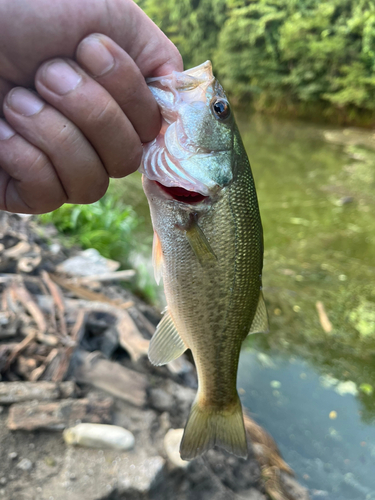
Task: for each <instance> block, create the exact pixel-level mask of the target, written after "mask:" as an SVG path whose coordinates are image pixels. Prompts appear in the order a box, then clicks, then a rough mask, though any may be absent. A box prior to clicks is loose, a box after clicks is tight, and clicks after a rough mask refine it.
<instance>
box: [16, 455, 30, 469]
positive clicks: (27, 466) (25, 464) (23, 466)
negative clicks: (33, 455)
mask: <svg viewBox="0 0 375 500" xmlns="http://www.w3.org/2000/svg"><path fill="white" fill-rule="evenodd" d="M32 466H33V464H32V462H31V460H29V459H28V458H23V459H22V460H21V461H20V462H18V464H17V468H18V469H21V470H30V469H31V468H32Z"/></svg>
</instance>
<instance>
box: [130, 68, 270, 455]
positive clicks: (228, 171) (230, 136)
mask: <svg viewBox="0 0 375 500" xmlns="http://www.w3.org/2000/svg"><path fill="white" fill-rule="evenodd" d="M148 86H149V88H150V90H151V92H152V93H153V95H154V97H155V99H156V101H157V103H158V105H159V108H160V111H161V115H162V126H161V130H160V133H159V135H158V136H157V137H156V138H155V139H154V140H153V141H151V142H150V143H147V144H145V145H144V151H143V159H142V164H141V167H140V171H141V172H142V174H143V175H142V183H143V189H144V192H145V194H146V197H147V199H148V203H149V207H150V212H151V219H152V225H153V230H154V241H153V257H152V258H153V265H154V272H155V278H156V281H157V282H159V281H160V279H161V278H162V279H163V284H164V292H165V297H166V302H167V308H166V310H165V312H164V315H163V317H162V319H161V321H160V323H159V324H158V326H157V328H156V332H155V333H154V335H153V337H152V339H151V341H150V345H149V350H148V357H149V360H150V362H151V363H152V364H153V365H156V366H161V365H164V364H166V363H169V362H170V361H172V360H174V359H177V358H178V357H179V356H181V355H182V354H183V353H184V352H185V351H186V350H187V349H190V350H191V353H192V355H193V358H194V362H195V365H196V369H197V375H198V390H197V395H196V398H195V400H194V402H193V404H192V407H191V411H190V415H189V417H188V420H187V423H186V426H185V430H184V434H183V437H182V441H181V445H180V455H181V458H182V459H183V460H192V459H194V458H196V457H198V456H199V455H201V454H203V453H205V452H206V451H207V450H209V449H211V448H214V447H215V446H218V447H220V448H223V449H224V450H226V451H228V452H230V453H233V454H235V455H237V456H239V457H242V458H246V457H247V454H248V448H247V439H246V433H245V427H244V420H243V413H242V405H241V402H240V399H239V396H238V393H237V389H236V384H237V369H238V361H239V355H240V350H241V344H242V342H243V341H244V339H245V338H246V337H247V335H248V334H249V333H256V332H265V331H268V319H267V310H266V306H265V302H264V298H263V294H262V266H263V230H262V223H261V218H260V213H259V206H258V200H257V193H256V189H255V184H254V179H253V175H252V171H251V168H250V163H249V160H248V157H247V154H246V151H245V148H244V145H243V143H242V140H241V136H240V133H239V130H238V128H237V125H236V122H235V119H234V116H233V111H232V109H231V106H230V104H229V101H228V99H227V97H226V95H225V92H224V90H223V88H222V86H221V85H220V83H219V82H218V81H217V79H216V78H215V77H214V75H213V72H212V65H211V62H210V61H206V62H205V63H203V64H201V65H199V66H197V67H195V68H191V69H189V70H186V71H183V72H173V73H172V74H170V75H166V76H161V77H156V78H151V79H148Z"/></svg>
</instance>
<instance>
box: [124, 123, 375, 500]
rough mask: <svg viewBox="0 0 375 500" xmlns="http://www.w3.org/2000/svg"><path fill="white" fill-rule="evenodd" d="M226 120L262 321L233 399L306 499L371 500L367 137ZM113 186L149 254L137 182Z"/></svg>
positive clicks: (374, 419) (372, 180) (374, 488)
mask: <svg viewBox="0 0 375 500" xmlns="http://www.w3.org/2000/svg"><path fill="white" fill-rule="evenodd" d="M238 124H239V127H240V130H241V133H242V138H243V140H244V144H245V146H246V149H247V152H248V155H249V158H250V162H251V165H252V169H253V173H254V177H255V181H256V186H257V191H258V197H259V204H260V209H261V215H262V221H263V226H264V234H265V261H264V295H265V299H266V303H267V306H268V311H269V316H270V325H271V331H270V333H269V334H267V335H254V336H251V337H249V338H248V340H247V341H246V342H245V345H244V352H243V354H242V356H241V361H240V369H239V387H241V388H242V389H243V391H242V392H243V395H242V400H243V403H244V405H245V406H246V407H248V408H249V410H250V412H252V413H253V415H254V417H255V419H256V420H257V421H258V422H259V423H260V424H261V425H263V426H264V427H265V428H266V429H267V430H269V431H270V432H271V434H272V435H273V436H274V438H275V439H276V440H277V442H278V444H279V446H280V448H281V451H282V453H283V455H284V457H285V459H286V460H287V461H288V462H289V463H290V465H291V466H292V467H293V468H294V469H295V471H296V473H297V477H298V479H299V480H300V481H301V482H302V483H303V484H304V485H305V486H307V487H308V488H309V491H310V494H311V498H312V499H314V500H315V499H318V498H319V499H320V498H324V499H328V500H344V499H348V500H362V499H363V500H364V499H366V500H369V499H371V500H372V499H375V475H374V465H375V217H374V214H375V195H374V193H375V134H373V133H371V132H368V131H359V130H350V129H348V130H344V129H328V128H322V127H321V126H315V125H311V124H308V123H303V122H288V121H284V120H278V119H274V118H270V117H264V116H253V117H250V118H249V117H248V116H241V115H239V116H238ZM118 186H121V189H124V199H125V200H127V201H128V202H130V203H132V204H133V205H134V206H135V208H136V209H137V211H138V213H141V214H142V215H143V216H144V221H145V223H144V225H143V229H142V231H141V234H140V242H142V244H143V245H146V246H147V245H149V246H148V248H150V245H151V227H150V222H149V218H148V209H147V204H146V201H145V198H144V197H143V195H142V193H141V188H140V178H139V176H137V175H136V176H134V177H133V178H132V179H131V180H130V181H129V180H126V181H125V183H122V184H118V185H117V187H118ZM148 269H149V267H148ZM318 301H319V302H321V304H322V306H323V308H324V311H325V315H326V318H325V320H326V322H327V319H328V320H329V322H330V326H329V325H328V326H327V324H325V323H324V318H323V319H321V320H320V319H319V315H318V312H317V308H316V303H317V302H318ZM322 322H323V325H325V330H326V331H325V330H324V328H323V326H322ZM328 330H330V331H328ZM343 382H346V384H345V383H344V384H343Z"/></svg>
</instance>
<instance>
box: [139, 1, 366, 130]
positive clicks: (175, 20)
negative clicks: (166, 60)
mask: <svg viewBox="0 0 375 500" xmlns="http://www.w3.org/2000/svg"><path fill="white" fill-rule="evenodd" d="M138 3H139V4H140V6H141V7H142V8H143V9H144V10H145V11H146V13H147V14H148V15H149V16H150V17H151V18H152V19H153V20H154V21H155V22H156V24H158V25H159V26H160V27H161V29H162V30H163V31H164V32H165V33H166V34H167V36H169V37H170V38H171V39H172V41H173V42H174V43H175V44H176V45H177V46H178V48H179V50H180V52H181V54H182V56H183V58H184V61H185V66H186V67H190V66H193V65H196V64H199V63H201V62H203V61H204V60H206V59H212V60H213V63H214V68H215V72H216V74H217V75H218V76H219V78H220V79H221V81H222V82H223V84H224V86H225V87H226V89H227V90H228V91H229V92H230V93H231V94H232V96H233V97H234V98H236V101H237V102H239V101H240V100H241V102H242V103H243V102H247V101H250V100H252V102H253V103H254V104H255V105H256V107H257V108H260V109H270V108H273V109H276V110H277V109H279V110H280V109H282V108H284V109H288V110H291V109H293V107H294V108H295V109H297V110H299V111H301V112H307V113H311V111H312V110H315V113H316V114H317V115H318V114H319V113H320V112H321V111H322V110H323V111H324V110H326V109H330V110H331V111H330V113H325V115H327V114H330V116H331V118H333V117H336V118H337V117H338V116H339V117H340V119H342V118H343V117H345V118H346V119H347V121H350V119H352V118H351V117H352V116H353V117H354V118H355V119H356V120H357V121H358V117H360V114H361V112H362V113H363V112H365V113H367V115H366V116H363V118H362V119H363V121H364V120H365V119H366V120H367V121H368V115H370V116H373V115H374V111H375V3H374V2H373V0H326V1H324V2H322V1H321V0H183V1H180V0H178V1H177V0H158V1H156V0H139V2H138ZM317 105H318V106H317ZM335 111H336V113H335ZM300 114H301V113H300Z"/></svg>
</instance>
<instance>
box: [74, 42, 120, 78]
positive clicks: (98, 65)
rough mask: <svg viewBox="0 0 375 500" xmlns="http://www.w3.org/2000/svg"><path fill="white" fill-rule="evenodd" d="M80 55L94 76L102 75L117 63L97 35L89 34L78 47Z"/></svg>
mask: <svg viewBox="0 0 375 500" xmlns="http://www.w3.org/2000/svg"><path fill="white" fill-rule="evenodd" d="M78 57H79V59H80V61H81V62H82V64H83V65H84V66H85V68H86V69H87V70H88V71H89V72H90V73H91V74H92V75H93V76H102V75H104V74H105V73H107V72H108V71H109V70H110V69H112V68H113V66H114V65H115V59H114V57H113V55H112V54H111V53H110V52H109V50H108V49H107V47H106V46H105V45H104V44H103V43H102V42H101V41H100V38H99V37H98V36H97V35H91V36H88V37H87V38H86V39H85V40H83V41H82V43H81V45H80V46H79V49H78Z"/></svg>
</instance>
